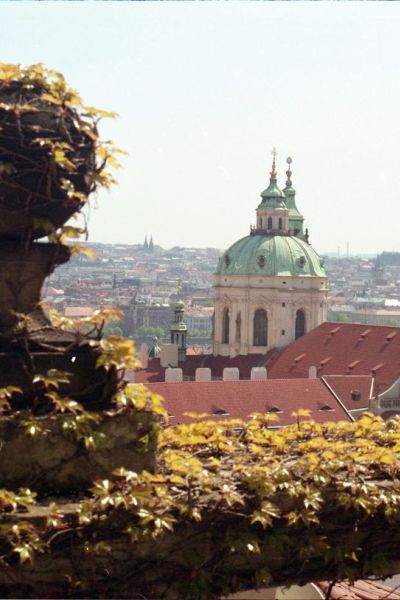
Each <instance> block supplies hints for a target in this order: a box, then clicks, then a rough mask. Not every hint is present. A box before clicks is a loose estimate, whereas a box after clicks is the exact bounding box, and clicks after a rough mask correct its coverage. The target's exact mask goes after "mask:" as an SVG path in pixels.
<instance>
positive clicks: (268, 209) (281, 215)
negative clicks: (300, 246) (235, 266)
mask: <svg viewBox="0 0 400 600" xmlns="http://www.w3.org/2000/svg"><path fill="white" fill-rule="evenodd" d="M276 155H277V151H276V148H273V150H272V156H273V160H272V170H271V173H270V175H271V177H270V180H269V186H268V187H267V188H266V189H265V190H264V191H263V192H262V193H261V203H260V204H259V205H258V207H257V224H256V227H252V228H251V229H250V234H251V235H265V234H266V233H268V234H271V235H288V234H289V220H288V215H289V211H288V209H287V206H286V204H285V194H284V193H283V192H282V191H281V190H280V189H279V187H278V184H277V172H276V164H275V157H276Z"/></svg>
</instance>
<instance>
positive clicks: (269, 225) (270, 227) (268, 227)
mask: <svg viewBox="0 0 400 600" xmlns="http://www.w3.org/2000/svg"><path fill="white" fill-rule="evenodd" d="M267 229H272V217H268V225H267Z"/></svg>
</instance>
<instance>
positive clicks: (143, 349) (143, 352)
mask: <svg viewBox="0 0 400 600" xmlns="http://www.w3.org/2000/svg"><path fill="white" fill-rule="evenodd" d="M140 360H141V363H142V365H143V369H147V367H148V365H149V347H148V345H147V344H142V345H141V346H140Z"/></svg>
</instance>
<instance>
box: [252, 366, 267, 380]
mask: <svg viewBox="0 0 400 600" xmlns="http://www.w3.org/2000/svg"><path fill="white" fill-rule="evenodd" d="M250 379H251V381H266V380H267V369H266V367H252V369H251V374H250Z"/></svg>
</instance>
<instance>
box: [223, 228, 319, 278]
mask: <svg viewBox="0 0 400 600" xmlns="http://www.w3.org/2000/svg"><path fill="white" fill-rule="evenodd" d="M216 275H247V276H249V275H262V276H274V275H279V276H284V277H289V276H294V277H326V272H325V269H324V264H323V259H321V258H320V257H319V256H318V254H317V253H316V252H315V250H313V248H312V247H311V246H310V245H309V244H307V242H305V241H303V240H301V239H299V238H298V237H293V236H289V235H282V236H280V235H249V236H246V237H244V238H242V239H241V240H239V241H237V242H235V243H234V244H233V245H232V246H231V247H230V248H229V249H228V250H227V251H226V252H225V253H224V254H223V255H222V256H221V258H220V259H219V263H218V267H217V271H216Z"/></svg>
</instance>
